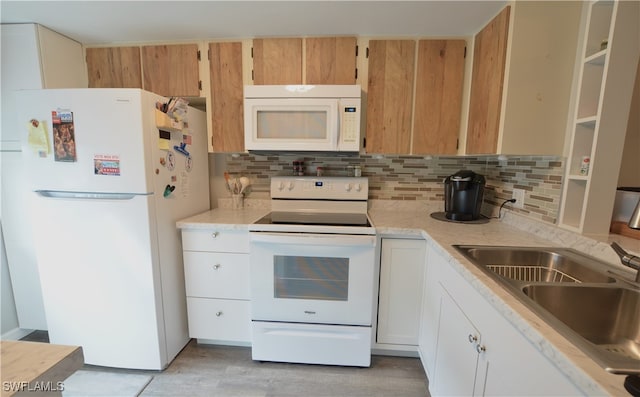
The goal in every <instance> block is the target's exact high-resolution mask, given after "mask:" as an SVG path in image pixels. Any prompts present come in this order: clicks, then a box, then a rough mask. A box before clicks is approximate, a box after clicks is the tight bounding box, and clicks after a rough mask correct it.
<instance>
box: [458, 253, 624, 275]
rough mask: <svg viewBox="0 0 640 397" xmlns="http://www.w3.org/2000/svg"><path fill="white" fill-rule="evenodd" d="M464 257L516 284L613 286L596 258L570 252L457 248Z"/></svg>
mask: <svg viewBox="0 0 640 397" xmlns="http://www.w3.org/2000/svg"><path fill="white" fill-rule="evenodd" d="M455 247H456V248H457V249H458V250H459V251H460V252H462V254H463V255H464V256H466V257H467V258H468V259H469V260H471V261H472V262H474V263H475V264H476V265H480V266H481V267H482V268H483V269H485V270H487V271H489V272H491V273H493V274H490V275H492V276H494V275H497V276H500V277H504V278H508V279H510V280H512V281H516V282H550V283H612V282H615V281H616V280H615V279H614V278H612V277H610V276H609V275H607V274H606V273H603V272H602V271H600V270H598V267H599V266H600V264H599V263H594V260H593V258H591V257H588V256H585V255H583V254H580V253H579V252H577V251H573V250H571V249H567V248H530V247H489V246H480V247H478V246H460V245H458V246H455Z"/></svg>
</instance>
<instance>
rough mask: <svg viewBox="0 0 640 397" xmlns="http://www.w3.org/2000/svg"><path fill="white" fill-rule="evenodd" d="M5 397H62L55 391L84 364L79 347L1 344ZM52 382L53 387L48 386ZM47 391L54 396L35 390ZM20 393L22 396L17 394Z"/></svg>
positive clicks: (37, 343) (11, 342)
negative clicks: (14, 396)
mask: <svg viewBox="0 0 640 397" xmlns="http://www.w3.org/2000/svg"><path fill="white" fill-rule="evenodd" d="M0 356H1V357H2V364H1V367H0V368H1V372H2V376H1V377H2V397H5V396H7V397H8V396H13V395H16V394H17V395H30V394H29V393H25V392H27V391H28V390H32V391H34V392H33V393H31V394H32V395H40V396H42V395H47V396H49V395H61V393H60V392H59V391H56V390H55V389H56V388H57V387H59V386H60V385H59V384H58V383H57V382H63V381H64V380H65V379H66V378H68V377H69V376H70V375H71V374H73V373H74V372H76V370H78V369H79V368H80V367H82V365H83V364H84V355H83V354H82V348H81V347H80V346H63V345H52V344H49V343H39V342H23V341H4V340H3V341H0ZM47 382H50V383H47ZM44 387H48V388H49V390H51V391H52V392H51V393H46V394H43V393H41V392H36V390H43V388H44ZM18 391H20V393H18Z"/></svg>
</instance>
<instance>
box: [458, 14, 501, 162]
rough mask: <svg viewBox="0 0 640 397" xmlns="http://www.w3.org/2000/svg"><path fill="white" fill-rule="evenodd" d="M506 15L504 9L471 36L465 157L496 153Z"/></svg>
mask: <svg viewBox="0 0 640 397" xmlns="http://www.w3.org/2000/svg"><path fill="white" fill-rule="evenodd" d="M509 13H510V7H509V6H507V7H505V8H504V9H503V10H502V11H501V12H500V13H499V14H498V15H497V16H496V17H495V18H494V19H493V20H491V22H489V24H488V25H487V26H485V27H484V29H482V30H481V31H480V32H479V33H478V34H477V35H476V37H475V45H474V54H473V78H472V81H471V98H470V103H469V124H468V129H467V148H466V153H467V154H484V153H496V151H497V143H498V135H499V131H500V111H501V106H502V87H503V82H504V72H505V66H506V57H507V39H508V35H509Z"/></svg>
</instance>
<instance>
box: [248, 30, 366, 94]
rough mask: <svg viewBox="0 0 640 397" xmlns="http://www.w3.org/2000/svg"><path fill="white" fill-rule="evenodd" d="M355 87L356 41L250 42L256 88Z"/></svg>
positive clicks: (339, 39)
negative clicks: (324, 85) (270, 86)
mask: <svg viewBox="0 0 640 397" xmlns="http://www.w3.org/2000/svg"><path fill="white" fill-rule="evenodd" d="M303 59H304V65H305V67H304V73H303V62H302V60H303ZM355 83H356V38H355V37H308V38H305V39H302V38H282V39H279V38H278V39H254V40H253V84H255V85H262V84H355Z"/></svg>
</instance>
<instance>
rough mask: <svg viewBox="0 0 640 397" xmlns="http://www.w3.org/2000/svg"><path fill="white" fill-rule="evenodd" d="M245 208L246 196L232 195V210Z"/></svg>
mask: <svg viewBox="0 0 640 397" xmlns="http://www.w3.org/2000/svg"><path fill="white" fill-rule="evenodd" d="M243 207H244V194H232V195H231V208H233V209H234V210H241V209H242V208H243Z"/></svg>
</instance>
